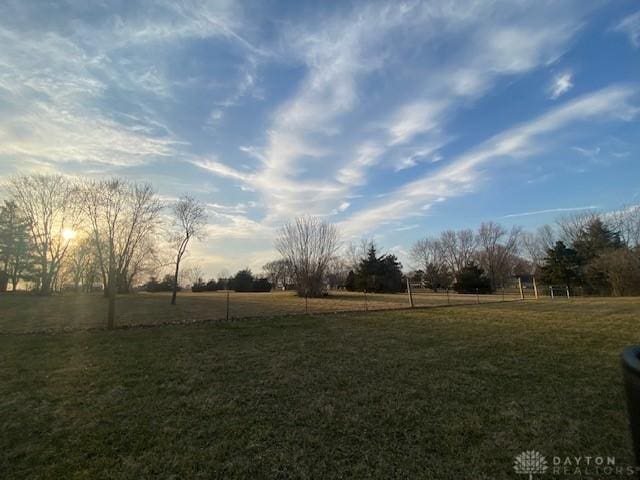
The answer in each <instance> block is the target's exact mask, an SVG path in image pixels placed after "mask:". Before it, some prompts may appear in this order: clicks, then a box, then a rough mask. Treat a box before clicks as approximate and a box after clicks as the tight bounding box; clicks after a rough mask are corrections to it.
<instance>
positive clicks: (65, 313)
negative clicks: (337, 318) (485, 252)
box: [0, 292, 518, 333]
mask: <svg viewBox="0 0 640 480" xmlns="http://www.w3.org/2000/svg"><path fill="white" fill-rule="evenodd" d="M504 298H505V299H506V300H513V299H517V298H518V297H517V296H515V295H513V294H508V295H506V296H505V297H504ZM169 300H170V294H169V293H152V294H151V293H137V294H133V295H119V296H118V299H117V307H116V311H117V315H116V325H117V326H130V325H156V324H163V323H193V322H199V321H206V320H221V319H225V318H226V304H227V294H226V292H210V293H195V294H194V293H190V292H183V293H180V294H179V295H178V303H177V305H173V306H172V305H170V304H169ZM478 300H479V301H480V302H482V303H488V302H497V301H501V300H502V295H481V296H480V297H476V295H455V294H451V295H449V298H447V295H446V294H444V293H439V294H430V293H416V294H415V295H414V304H415V305H416V306H431V305H446V304H447V302H450V303H455V304H472V303H473V304H475V303H476V302H477V301H478ZM229 305H230V307H229V315H230V317H231V318H246V317H268V316H277V315H285V314H287V315H289V314H299V313H305V312H309V313H314V312H316V313H326V312H343V311H365V308H366V309H367V310H381V309H390V308H406V307H408V306H409V301H408V297H407V294H406V293H404V294H368V295H367V296H366V299H365V296H364V294H363V293H361V292H358V293H355V292H353V293H351V292H333V293H332V294H331V295H330V296H328V297H325V298H311V299H308V300H306V301H305V299H304V298H300V297H298V296H297V295H296V294H295V292H271V293H236V292H231V293H230V296H229ZM0 316H1V317H2V319H1V320H0V333H2V332H11V333H19V332H41V331H59V330H77V329H87V328H103V327H105V326H106V316H107V301H106V300H105V299H104V298H103V297H102V295H101V294H94V295H74V294H66V295H54V296H52V297H48V298H47V297H39V296H37V295H28V294H24V293H18V294H13V293H6V294H0Z"/></svg>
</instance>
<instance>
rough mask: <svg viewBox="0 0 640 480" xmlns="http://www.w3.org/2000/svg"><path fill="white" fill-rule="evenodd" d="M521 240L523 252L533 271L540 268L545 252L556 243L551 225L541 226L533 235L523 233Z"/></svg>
mask: <svg viewBox="0 0 640 480" xmlns="http://www.w3.org/2000/svg"><path fill="white" fill-rule="evenodd" d="M521 240H522V246H523V248H524V252H525V254H526V255H527V257H528V258H529V259H530V260H531V262H532V263H533V271H535V270H536V269H539V268H540V267H542V265H543V263H544V259H545V257H546V256H547V251H548V250H549V249H550V248H553V247H554V245H555V243H556V240H557V235H556V232H555V230H554V229H553V227H552V226H551V225H542V226H541V227H538V228H537V229H536V231H535V233H531V232H524V233H523V234H522V239H521Z"/></svg>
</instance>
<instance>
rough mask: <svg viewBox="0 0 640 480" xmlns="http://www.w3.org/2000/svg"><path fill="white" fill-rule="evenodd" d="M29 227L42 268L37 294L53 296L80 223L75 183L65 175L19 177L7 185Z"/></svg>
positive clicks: (37, 259)
mask: <svg viewBox="0 0 640 480" xmlns="http://www.w3.org/2000/svg"><path fill="white" fill-rule="evenodd" d="M6 188H7V190H8V192H9V195H10V196H11V197H12V199H13V200H14V201H15V202H16V204H17V205H18V208H19V209H20V211H21V212H22V214H23V215H24V216H25V218H26V221H27V223H28V225H29V230H30V235H31V243H32V245H33V248H34V250H35V252H36V256H37V258H36V263H37V265H38V267H39V272H38V278H37V283H38V284H39V285H38V291H39V292H40V293H41V294H43V295H47V294H49V293H51V289H52V283H53V281H54V279H55V278H56V275H57V274H58V270H59V269H60V266H61V264H62V261H63V260H64V257H65V255H66V253H67V250H68V248H69V244H70V240H71V234H72V232H74V231H75V230H76V229H77V228H78V227H79V226H80V223H81V216H80V215H78V213H79V212H78V202H77V199H76V196H75V193H76V190H75V188H74V186H73V184H72V183H71V182H70V181H69V180H67V179H66V178H65V177H63V176H62V175H39V174H35V175H18V176H15V177H13V178H11V179H10V180H9V182H8V184H7V186H6Z"/></svg>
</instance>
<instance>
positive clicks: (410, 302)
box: [407, 277, 413, 308]
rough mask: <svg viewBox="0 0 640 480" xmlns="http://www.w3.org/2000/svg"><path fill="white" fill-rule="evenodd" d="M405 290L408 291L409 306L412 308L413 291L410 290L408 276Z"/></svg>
mask: <svg viewBox="0 0 640 480" xmlns="http://www.w3.org/2000/svg"><path fill="white" fill-rule="evenodd" d="M407 292H408V293H409V307H410V308H413V292H412V291H411V283H409V277H407Z"/></svg>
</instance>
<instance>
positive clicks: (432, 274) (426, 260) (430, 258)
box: [410, 237, 451, 291]
mask: <svg viewBox="0 0 640 480" xmlns="http://www.w3.org/2000/svg"><path fill="white" fill-rule="evenodd" d="M410 256H411V260H412V261H413V262H414V265H416V266H417V267H418V270H419V272H420V278H419V280H418V281H420V283H421V284H423V285H424V286H425V287H426V288H430V289H432V290H433V291H437V290H438V289H439V288H445V287H448V286H449V284H450V282H451V274H450V269H449V266H448V265H447V262H446V261H445V255H444V249H443V246H442V242H441V241H440V240H438V239H435V238H429V237H425V238H424V239H422V240H418V241H417V242H416V243H415V244H413V246H412V247H411V252H410Z"/></svg>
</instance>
